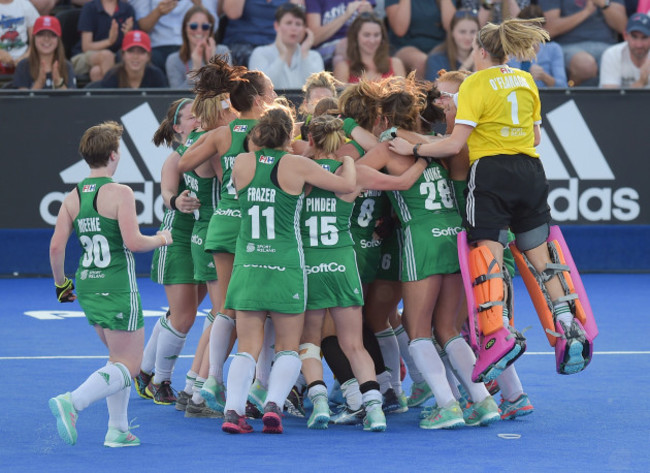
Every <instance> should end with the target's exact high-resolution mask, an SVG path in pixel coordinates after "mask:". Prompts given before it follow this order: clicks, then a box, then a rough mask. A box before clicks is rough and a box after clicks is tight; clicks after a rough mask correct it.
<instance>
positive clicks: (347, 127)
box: [343, 117, 359, 138]
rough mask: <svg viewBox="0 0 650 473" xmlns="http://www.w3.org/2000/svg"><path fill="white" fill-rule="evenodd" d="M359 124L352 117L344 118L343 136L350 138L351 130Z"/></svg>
mask: <svg viewBox="0 0 650 473" xmlns="http://www.w3.org/2000/svg"><path fill="white" fill-rule="evenodd" d="M358 126H359V124H358V123H357V121H356V120H355V119H354V118H350V117H348V118H346V119H345V120H343V132H344V133H345V136H346V137H348V138H350V135H351V134H352V130H354V129H355V128H356V127H358Z"/></svg>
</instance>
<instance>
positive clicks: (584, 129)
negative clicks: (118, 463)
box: [0, 90, 650, 229]
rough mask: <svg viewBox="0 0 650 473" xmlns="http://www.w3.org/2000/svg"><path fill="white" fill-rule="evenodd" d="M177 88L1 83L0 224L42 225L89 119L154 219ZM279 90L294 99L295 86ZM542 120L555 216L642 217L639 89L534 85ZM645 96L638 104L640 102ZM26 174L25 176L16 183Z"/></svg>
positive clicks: (141, 207)
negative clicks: (20, 89)
mask: <svg viewBox="0 0 650 473" xmlns="http://www.w3.org/2000/svg"><path fill="white" fill-rule="evenodd" d="M181 96H182V95H181V94H180V93H178V91H172V90H167V91H164V92H163V91H161V92H155V93H150V92H147V93H143V92H142V91H133V92H130V91H129V92H124V93H122V92H121V93H118V94H115V93H112V92H108V91H83V90H80V91H74V92H73V91H70V92H66V93H55V94H48V93H33V92H31V93H28V94H27V93H7V94H1V95H0V109H1V110H2V115H3V117H4V118H5V120H4V125H3V126H2V127H0V142H1V143H3V155H4V157H5V159H4V172H3V173H2V177H0V179H2V184H1V185H2V189H3V194H4V195H5V200H4V205H2V207H1V209H0V212H1V213H2V218H1V219H0V222H1V223H0V228H14V229H16V228H23V229H26V228H34V229H35V228H50V227H51V226H52V225H53V224H54V222H55V220H56V215H57V212H58V210H59V207H60V204H61V201H62V200H63V198H64V196H65V193H66V192H69V191H70V190H71V189H72V188H73V186H74V184H75V183H77V182H79V181H80V180H81V179H83V178H84V177H85V176H86V175H87V173H88V168H87V166H86V164H85V163H84V162H83V160H82V159H81V157H80V156H79V154H78V152H77V148H78V145H79V139H80V137H81V135H82V134H83V132H84V131H85V130H86V129H87V128H88V127H90V126H92V125H95V124H97V123H99V122H102V121H104V120H115V121H118V122H120V123H121V124H122V125H123V126H124V130H125V131H124V135H123V138H122V142H121V149H120V151H121V162H120V165H119V167H118V171H117V174H116V176H115V178H116V180H117V181H119V182H121V183H124V184H128V185H129V186H131V187H132V188H133V190H134V192H135V196H136V199H137V202H138V217H139V221H140V223H141V224H142V225H145V226H151V227H157V226H158V225H159V224H160V219H161V218H162V214H163V207H162V205H163V204H162V199H161V197H160V186H159V184H160V171H161V168H162V164H163V162H164V160H165V158H166V157H167V155H168V154H169V153H170V152H171V150H170V149H168V148H164V147H161V148H156V147H155V146H154V145H153V143H152V141H151V139H152V137H153V134H154V131H155V130H156V129H157V128H158V125H159V123H160V121H161V120H162V119H163V117H164V115H165V112H166V110H167V107H168V106H169V104H170V103H171V102H172V101H173V100H175V99H177V98H180V97H181ZM288 97H289V98H290V99H292V100H293V101H294V103H299V102H300V100H301V96H300V95H299V94H298V93H297V92H294V93H290V94H288ZM541 97H542V107H543V110H542V111H543V129H542V142H541V144H540V146H539V148H538V150H539V153H540V155H541V157H542V162H543V163H544V167H545V169H546V174H547V176H548V179H549V182H550V185H551V192H550V195H549V205H550V206H551V209H552V212H553V218H554V220H555V222H556V223H559V224H589V225H600V224H607V225H619V224H634V225H648V224H650V187H649V186H647V185H646V182H645V181H646V178H647V176H648V175H650V162H649V161H648V160H646V159H645V158H646V153H647V152H648V137H647V136H646V135H645V124H646V122H647V119H646V115H645V110H648V109H650V93H648V92H647V91H627V92H626V93H621V92H619V91H605V90H591V91H590V90H570V91H566V90H557V91H552V90H551V91H542V94H541ZM644 104H645V105H644ZM25 183H28V184H25Z"/></svg>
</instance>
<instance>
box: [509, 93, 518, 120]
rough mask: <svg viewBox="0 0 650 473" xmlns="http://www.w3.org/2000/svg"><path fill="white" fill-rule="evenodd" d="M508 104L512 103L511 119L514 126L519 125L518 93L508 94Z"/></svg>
mask: <svg viewBox="0 0 650 473" xmlns="http://www.w3.org/2000/svg"><path fill="white" fill-rule="evenodd" d="M507 99H508V102H510V118H511V119H512V124H513V125H519V103H518V102H517V93H516V92H515V91H512V92H510V93H509V94H508V97H507Z"/></svg>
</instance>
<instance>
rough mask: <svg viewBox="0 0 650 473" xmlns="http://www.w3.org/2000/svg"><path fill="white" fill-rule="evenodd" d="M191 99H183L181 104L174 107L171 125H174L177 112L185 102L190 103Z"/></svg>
mask: <svg viewBox="0 0 650 473" xmlns="http://www.w3.org/2000/svg"><path fill="white" fill-rule="evenodd" d="M191 101H192V99H183V100H181V103H179V104H178V107H176V111H175V112H174V120H173V121H172V125H176V124H177V123H176V119H177V118H178V112H179V111H180V109H181V108H182V107H183V105H185V104H186V103H187V102H191Z"/></svg>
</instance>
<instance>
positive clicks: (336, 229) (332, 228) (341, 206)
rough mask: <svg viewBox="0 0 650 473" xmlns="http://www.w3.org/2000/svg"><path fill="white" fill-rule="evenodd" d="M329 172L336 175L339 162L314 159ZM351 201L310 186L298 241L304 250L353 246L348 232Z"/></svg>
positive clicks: (352, 204) (352, 208) (352, 207)
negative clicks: (300, 239)
mask: <svg viewBox="0 0 650 473" xmlns="http://www.w3.org/2000/svg"><path fill="white" fill-rule="evenodd" d="M316 162H317V163H318V164H319V165H321V166H322V167H323V168H324V169H325V170H327V171H329V172H332V173H334V172H336V170H337V169H338V168H339V166H341V162H339V161H336V160H334V159H317V160H316ZM353 210H354V202H346V201H344V200H342V199H339V198H338V197H337V196H336V194H335V193H334V192H331V191H326V190H323V189H319V188H318V187H314V188H313V189H312V190H311V192H310V193H309V195H308V196H307V197H305V208H304V210H303V213H302V216H301V232H302V241H303V245H304V246H305V248H309V249H316V248H343V247H346V246H354V241H353V240H352V234H351V233H350V217H351V216H352V211H353Z"/></svg>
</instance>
